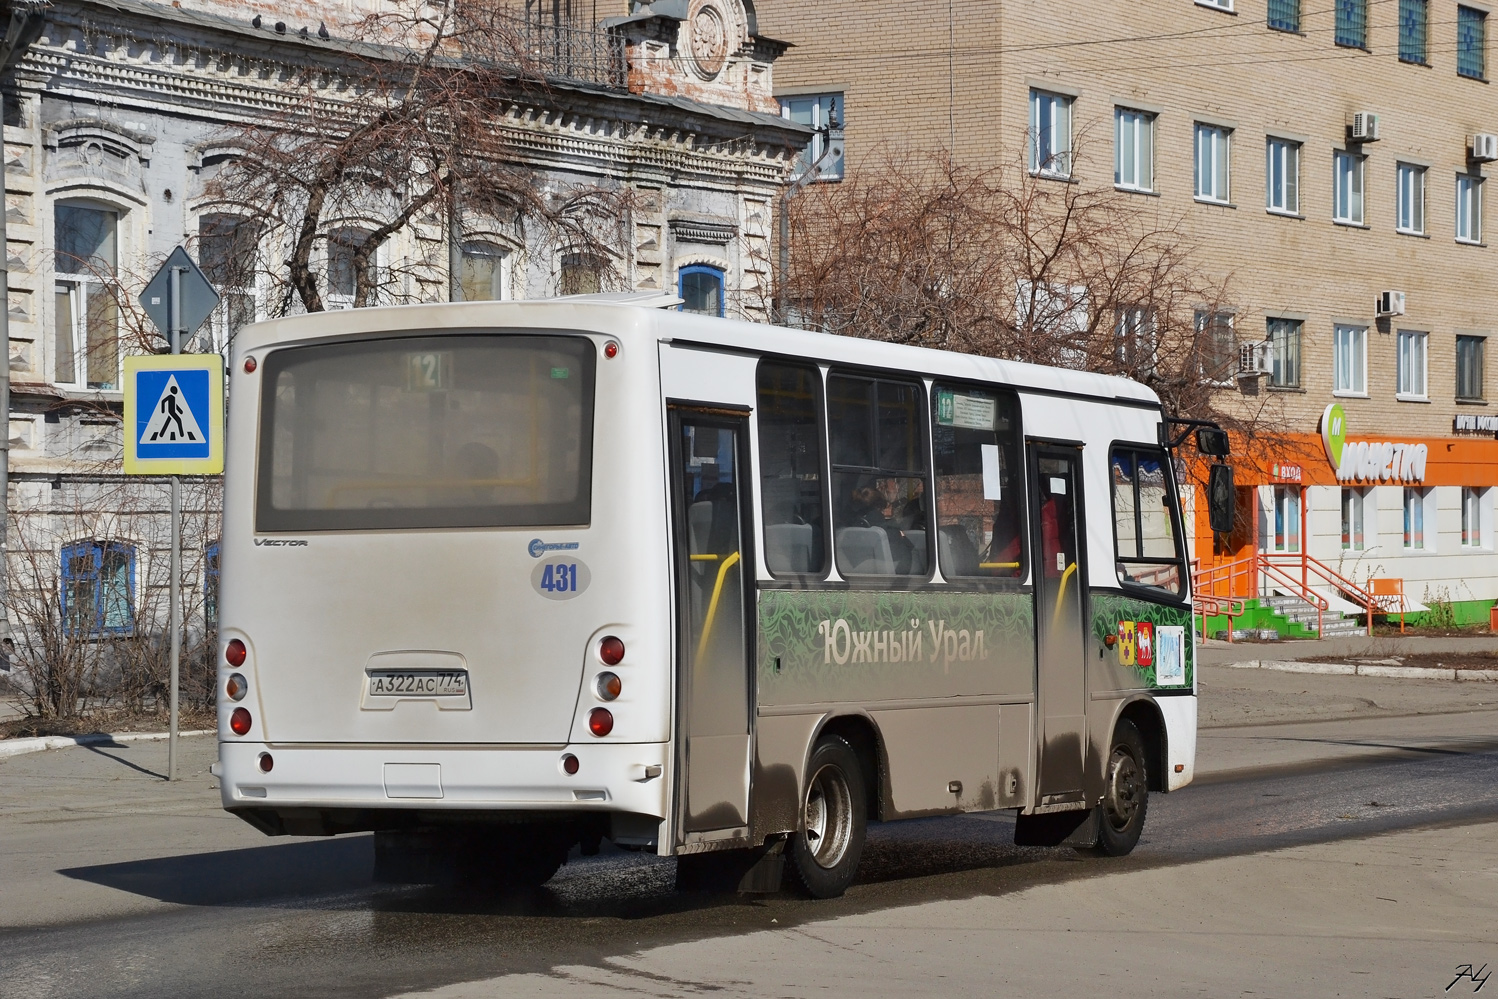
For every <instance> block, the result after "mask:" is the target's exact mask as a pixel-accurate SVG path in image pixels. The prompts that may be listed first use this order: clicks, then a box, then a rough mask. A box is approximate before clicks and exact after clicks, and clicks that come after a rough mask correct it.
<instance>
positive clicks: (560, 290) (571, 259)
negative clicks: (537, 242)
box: [557, 253, 603, 295]
mask: <svg viewBox="0 0 1498 999" xmlns="http://www.w3.org/2000/svg"><path fill="white" fill-rule="evenodd" d="M601 291H603V261H601V260H599V259H598V258H597V257H596V256H594V255H593V254H591V253H564V254H562V274H561V280H560V282H559V283H558V286H557V294H559V295H596V294H598V293H599V292H601Z"/></svg>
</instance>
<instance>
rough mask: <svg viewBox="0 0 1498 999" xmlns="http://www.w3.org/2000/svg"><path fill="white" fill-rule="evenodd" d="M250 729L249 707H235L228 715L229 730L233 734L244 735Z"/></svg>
mask: <svg viewBox="0 0 1498 999" xmlns="http://www.w3.org/2000/svg"><path fill="white" fill-rule="evenodd" d="M249 730H250V709H249V708H235V709H234V713H233V714H232V715H230V716H229V731H231V732H233V733H234V734H235V735H244V734H245V733H246V732H248V731H249Z"/></svg>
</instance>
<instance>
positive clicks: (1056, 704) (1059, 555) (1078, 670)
mask: <svg viewBox="0 0 1498 999" xmlns="http://www.w3.org/2000/svg"><path fill="white" fill-rule="evenodd" d="M1081 468H1082V451H1081V449H1080V448H1077V447H1065V446H1059V445H1052V444H1037V443H1034V442H1032V443H1031V444H1030V482H1031V487H1030V489H1031V505H1030V509H1031V510H1032V511H1034V515H1033V517H1032V521H1031V531H1032V536H1033V539H1034V540H1033V546H1034V547H1033V550H1034V551H1035V553H1036V558H1035V559H1034V566H1035V584H1034V585H1035V631H1036V636H1035V637H1036V642H1037V646H1038V666H1039V671H1040V675H1039V685H1038V689H1039V695H1040V756H1039V764H1040V767H1039V770H1040V773H1039V778H1038V780H1037V782H1036V788H1037V799H1036V804H1037V805H1040V806H1047V805H1052V806H1054V805H1064V804H1070V803H1071V802H1082V801H1084V800H1085V798H1084V794H1083V789H1084V786H1085V785H1084V780H1083V775H1084V766H1085V760H1086V753H1087V732H1086V719H1087V704H1086V696H1087V695H1086V684H1085V682H1084V677H1083V671H1084V669H1085V668H1086V659H1085V655H1086V635H1085V634H1084V632H1085V624H1086V616H1085V610H1086V606H1087V605H1086V601H1087V594H1086V587H1085V582H1084V581H1085V580H1086V578H1087V575H1086V572H1085V571H1084V570H1085V566H1084V564H1083V558H1084V555H1085V553H1084V552H1083V551H1082V545H1083V538H1084V537H1085V536H1086V535H1085V533H1084V532H1083V531H1081V530H1080V525H1079V524H1078V518H1079V517H1080V516H1081V512H1082V509H1083V507H1082V496H1081V479H1082V475H1081Z"/></svg>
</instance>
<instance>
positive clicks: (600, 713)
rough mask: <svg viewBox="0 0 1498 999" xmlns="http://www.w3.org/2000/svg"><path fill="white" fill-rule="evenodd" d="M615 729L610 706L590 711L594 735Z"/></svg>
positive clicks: (246, 714) (590, 726)
mask: <svg viewBox="0 0 1498 999" xmlns="http://www.w3.org/2000/svg"><path fill="white" fill-rule="evenodd" d="M239 710H240V711H244V708H240V709H239ZM249 716H250V713H249V712H248V711H245V717H246V718H248V717H249ZM245 727H246V728H248V727H249V726H248V725H246V726H245ZM613 730H614V714H613V712H612V711H610V710H609V709H608V708H594V709H593V710H592V711H589V712H588V731H589V732H592V733H593V734H594V735H596V736H598V737H599V738H600V739H602V738H603V737H604V736H606V735H608V734H609V733H610V732H612V731H613ZM241 734H243V733H241Z"/></svg>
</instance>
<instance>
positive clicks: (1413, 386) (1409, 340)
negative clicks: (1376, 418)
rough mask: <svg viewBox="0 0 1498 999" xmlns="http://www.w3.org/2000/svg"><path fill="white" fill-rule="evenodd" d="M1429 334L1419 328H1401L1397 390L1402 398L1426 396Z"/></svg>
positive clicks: (1421, 397)
mask: <svg viewBox="0 0 1498 999" xmlns="http://www.w3.org/2000/svg"><path fill="white" fill-rule="evenodd" d="M1429 338H1430V337H1429V334H1427V333H1421V332H1419V331H1417V330H1400V331H1399V335H1398V346H1399V356H1398V358H1397V364H1396V367H1397V369H1398V388H1397V392H1398V395H1399V396H1400V397H1401V398H1410V399H1424V398H1425V348H1426V343H1427V341H1428V340H1429Z"/></svg>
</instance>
